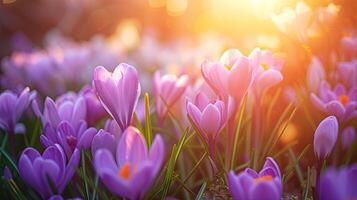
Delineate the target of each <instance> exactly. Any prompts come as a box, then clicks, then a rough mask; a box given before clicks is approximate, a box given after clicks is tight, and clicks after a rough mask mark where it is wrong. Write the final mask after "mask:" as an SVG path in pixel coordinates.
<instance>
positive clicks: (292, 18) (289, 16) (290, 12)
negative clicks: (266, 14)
mask: <svg viewBox="0 0 357 200" xmlns="http://www.w3.org/2000/svg"><path fill="white" fill-rule="evenodd" d="M311 17H312V11H311V8H310V7H309V6H308V5H306V4H305V3H304V2H303V1H300V2H298V3H297V4H296V7H295V9H291V8H289V9H285V10H284V11H283V12H282V13H280V14H273V15H272V20H273V22H274V24H275V25H276V26H277V28H278V29H279V30H280V31H281V32H283V33H285V34H287V35H292V36H295V37H296V39H298V40H300V41H302V42H306V40H307V30H308V28H309V26H310V23H311Z"/></svg>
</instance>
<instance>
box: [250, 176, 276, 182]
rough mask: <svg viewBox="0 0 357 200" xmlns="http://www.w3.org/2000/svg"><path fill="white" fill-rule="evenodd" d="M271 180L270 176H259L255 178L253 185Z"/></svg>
mask: <svg viewBox="0 0 357 200" xmlns="http://www.w3.org/2000/svg"><path fill="white" fill-rule="evenodd" d="M272 180H273V177H272V176H269V175H266V176H261V177H259V178H256V179H255V180H254V181H255V183H260V182H262V181H272Z"/></svg>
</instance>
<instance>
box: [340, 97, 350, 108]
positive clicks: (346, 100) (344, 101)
mask: <svg viewBox="0 0 357 200" xmlns="http://www.w3.org/2000/svg"><path fill="white" fill-rule="evenodd" d="M338 99H339V100H340V102H341V103H342V105H344V106H345V105H347V104H348V102H349V101H350V98H349V97H348V96H347V95H341V96H339V97H338Z"/></svg>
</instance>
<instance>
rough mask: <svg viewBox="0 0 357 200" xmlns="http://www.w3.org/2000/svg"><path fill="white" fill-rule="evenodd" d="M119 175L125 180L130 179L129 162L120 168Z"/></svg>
mask: <svg viewBox="0 0 357 200" xmlns="http://www.w3.org/2000/svg"><path fill="white" fill-rule="evenodd" d="M118 175H119V176H120V177H122V178H123V179H125V180H128V179H129V176H130V165H129V163H128V162H126V163H125V164H124V165H123V166H122V167H121V168H120V170H119V173H118Z"/></svg>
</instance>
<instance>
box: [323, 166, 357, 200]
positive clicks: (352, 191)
mask: <svg viewBox="0 0 357 200" xmlns="http://www.w3.org/2000/svg"><path fill="white" fill-rule="evenodd" d="M356 185H357V164H354V165H352V166H349V167H342V168H340V169H336V168H333V167H330V168H328V169H326V170H325V171H324V172H323V173H322V175H321V176H320V178H319V184H318V186H317V189H318V196H319V199H321V200H330V199H333V200H345V199H356V198H357V190H356Z"/></svg>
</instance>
